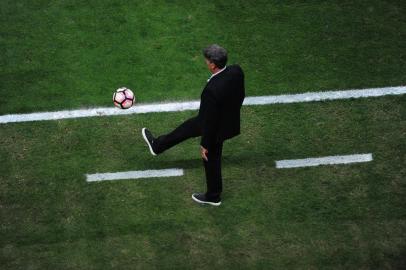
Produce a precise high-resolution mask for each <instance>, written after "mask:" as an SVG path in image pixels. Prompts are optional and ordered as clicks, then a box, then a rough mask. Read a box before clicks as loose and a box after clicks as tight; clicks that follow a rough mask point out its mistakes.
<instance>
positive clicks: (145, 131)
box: [142, 128, 157, 156]
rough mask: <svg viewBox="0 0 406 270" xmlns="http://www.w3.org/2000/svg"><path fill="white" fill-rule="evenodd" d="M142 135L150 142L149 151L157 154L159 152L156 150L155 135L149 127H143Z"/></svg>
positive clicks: (154, 154)
mask: <svg viewBox="0 0 406 270" xmlns="http://www.w3.org/2000/svg"><path fill="white" fill-rule="evenodd" d="M142 137H143V138H144V140H145V142H146V143H147V144H148V147H149V151H150V152H151V154H152V155H153V156H156V155H157V154H156V153H155V151H154V139H155V138H154V136H152V133H151V132H150V131H149V130H148V129H147V128H143V129H142Z"/></svg>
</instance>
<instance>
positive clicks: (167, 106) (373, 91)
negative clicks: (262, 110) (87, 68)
mask: <svg viewBox="0 0 406 270" xmlns="http://www.w3.org/2000/svg"><path fill="white" fill-rule="evenodd" d="M403 94H406V86H398V87H384V88H370V89H360V90H344V91H326V92H308V93H303V94H293V95H277V96H258V97H246V98H245V100H244V104H243V105H267V104H278V103H279V104H280V103H298V102H311V101H323V100H337V99H350V98H367V97H380V96H388V95H403ZM199 106H200V101H186V102H172V103H153V104H144V105H142V104H139V105H135V106H133V107H131V108H130V109H127V110H121V109H118V108H113V107H111V108H93V109H82V110H68V111H57V112H39V113H29V114H8V115H2V116H0V124H5V123H15V122H28V121H43V120H59V119H68V118H81V117H94V116H109V115H126V114H141V113H151V112H175V111H177V112H178V111H188V110H197V109H198V108H199Z"/></svg>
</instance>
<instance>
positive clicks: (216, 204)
mask: <svg viewBox="0 0 406 270" xmlns="http://www.w3.org/2000/svg"><path fill="white" fill-rule="evenodd" d="M192 200H194V201H195V202H197V203H201V204H210V205H213V206H219V205H220V204H221V201H220V202H218V203H215V202H206V201H201V200H199V199H197V198H195V197H194V196H193V195H192Z"/></svg>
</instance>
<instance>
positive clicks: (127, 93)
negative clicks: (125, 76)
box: [113, 87, 135, 109]
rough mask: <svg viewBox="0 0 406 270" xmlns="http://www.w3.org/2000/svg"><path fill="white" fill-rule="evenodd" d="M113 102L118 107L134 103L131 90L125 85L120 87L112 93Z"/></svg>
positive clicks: (123, 107) (125, 107) (127, 106)
mask: <svg viewBox="0 0 406 270" xmlns="http://www.w3.org/2000/svg"><path fill="white" fill-rule="evenodd" d="M113 102H114V105H116V107H118V108H120V109H128V108H130V107H131V106H132V105H133V104H134V103H135V96H134V93H133V91H131V90H130V89H128V88H126V87H121V88H118V89H117V90H116V92H114V94H113Z"/></svg>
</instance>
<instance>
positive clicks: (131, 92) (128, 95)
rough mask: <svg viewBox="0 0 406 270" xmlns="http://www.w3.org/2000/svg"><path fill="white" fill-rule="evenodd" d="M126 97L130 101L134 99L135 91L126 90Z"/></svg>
mask: <svg viewBox="0 0 406 270" xmlns="http://www.w3.org/2000/svg"><path fill="white" fill-rule="evenodd" d="M124 95H125V96H126V97H127V98H128V99H134V93H133V91H131V90H130V89H126V90H124Z"/></svg>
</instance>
